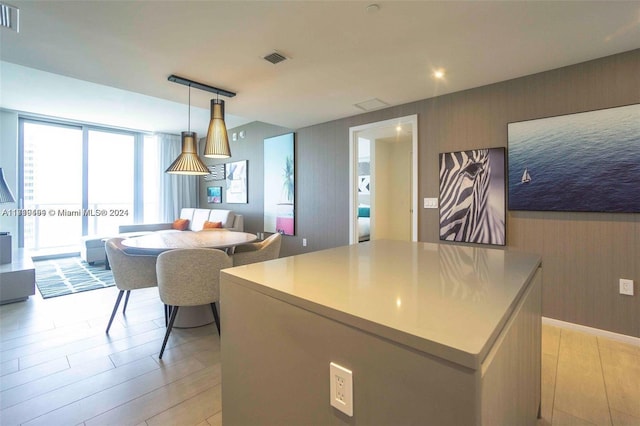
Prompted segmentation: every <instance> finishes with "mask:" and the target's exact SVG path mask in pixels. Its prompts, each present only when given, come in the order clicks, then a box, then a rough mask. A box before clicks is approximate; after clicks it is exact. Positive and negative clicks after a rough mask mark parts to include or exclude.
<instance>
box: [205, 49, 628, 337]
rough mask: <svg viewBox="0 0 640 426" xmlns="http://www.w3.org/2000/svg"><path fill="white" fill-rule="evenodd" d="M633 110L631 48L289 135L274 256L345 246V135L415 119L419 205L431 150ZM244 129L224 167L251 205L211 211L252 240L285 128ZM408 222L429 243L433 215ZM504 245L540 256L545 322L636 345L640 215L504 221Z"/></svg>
mask: <svg viewBox="0 0 640 426" xmlns="http://www.w3.org/2000/svg"><path fill="white" fill-rule="evenodd" d="M639 102H640V49H637V50H633V51H630V52H625V53H621V54H618V55H613V56H609V57H605V58H601V59H597V60H594V61H590V62H585V63H582V64H577V65H573V66H569V67H565V68H560V69H556V70H551V71H547V72H543V73H539V74H535V75H531V76H526V77H522V78H518V79H514V80H509V81H505V82H500V83H496V84H492V85H488V86H483V87H480V88H476V89H470V90H466V91H463V92H457V93H453V94H450V95H443V96H438V97H435V98H430V99H426V100H423V101H418V102H414V103H410V104H405V105H401V106H397V107H393V108H388V109H385V110H381V111H375V112H372V113H368V114H362V115H358V116H354V117H350V118H346V119H342V120H336V121H332V122H328V123H323V124H318V125H314V126H309V127H305V128H302V129H298V130H296V235H295V236H294V237H285V238H284V241H283V249H282V255H284V256H288V255H293V254H300V253H304V252H309V251H314V250H321V249H325V248H331V247H337V246H341V245H346V244H348V243H349V235H348V234H349V127H352V126H358V125H362V124H366V123H372V122H376V121H382V120H388V119H392V118H395V117H402V116H406V115H411V114H418V129H419V141H418V149H419V164H418V167H419V189H418V197H419V199H422V198H424V197H437V196H438V154H439V153H440V152H449V151H459V150H467V149H474V148H484V147H507V123H509V122H513V121H522V120H530V119H534V118H541V117H548V116H554V115H562V114H571V113H575V112H582V111H588V110H594V109H602V108H609V107H615V106H620V105H627V104H632V103H639ZM244 127H245V128H246V130H247V137H248V138H250V140H251V142H247V139H245V140H239V141H237V142H235V143H232V145H231V148H232V151H233V155H234V157H233V159H234V160H236V159H238V160H239V159H244V158H249V159H250V161H249V204H248V205H241V204H231V205H226V206H225V205H222V206H221V208H231V209H234V210H236V211H239V212H242V213H243V214H245V228H246V229H247V230H248V231H251V232H259V231H262V204H263V202H262V195H261V193H262V192H263V183H262V173H263V172H262V140H263V139H264V137H269V136H274V135H277V134H281V133H286V131H287V130H286V129H282V128H277V127H275V126H268V125H264V124H263V123H256V124H250V125H247V126H244ZM235 130H239V129H235ZM278 130H282V131H278ZM243 144H244V145H243ZM245 149H246V150H247V151H244V150H245ZM202 194H204V200H203V195H202ZM419 204H421V203H419ZM201 205H206V188H204V189H201ZM223 206H224V207H223ZM418 219H419V224H418V226H419V234H418V235H419V240H420V241H425V242H437V241H438V210H437V209H420V213H419V218H418ZM302 238H306V239H307V243H308V245H307V247H303V246H302ZM507 248H509V249H517V250H524V251H530V252H535V253H539V254H541V255H542V258H543V270H544V275H543V315H544V316H546V317H550V318H556V319H559V320H562V321H568V322H572V323H576V324H581V325H586V326H589V327H594V328H599V329H604V330H609V331H612V332H616V333H622V334H626V335H629V336H635V337H640V294H639V293H640V262H639V261H638V259H640V214H638V213H636V214H609V213H557V212H515V211H514V212H508V213H507ZM619 278H629V279H633V280H634V281H635V291H636V296H633V297H629V296H622V295H619V294H618V279H619Z"/></svg>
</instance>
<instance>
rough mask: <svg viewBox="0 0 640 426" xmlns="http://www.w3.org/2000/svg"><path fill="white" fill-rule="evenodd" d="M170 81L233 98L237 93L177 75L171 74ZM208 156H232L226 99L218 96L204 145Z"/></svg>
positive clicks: (212, 107) (205, 154)
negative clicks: (225, 112) (226, 118)
mask: <svg viewBox="0 0 640 426" xmlns="http://www.w3.org/2000/svg"><path fill="white" fill-rule="evenodd" d="M169 81H172V82H174V83H180V84H184V85H187V86H189V88H191V86H193V87H195V88H196V89H200V90H206V91H207V92H212V93H215V94H216V95H218V96H220V95H222V96H226V97H228V98H233V97H234V96H235V95H236V94H235V93H234V92H229V91H228V90H224V89H219V88H217V87H213V86H209V85H206V84H202V83H198V82H197V81H193V80H189V79H186V78H184V77H178V76H177V75H173V74H172V75H170V76H169ZM203 155H204V156H205V157H208V158H229V157H231V148H230V147H229V135H228V134H227V125H226V124H225V122H224V101H223V100H221V99H219V98H218V97H216V99H211V121H210V122H209V130H208V131H207V139H206V143H205V145H204V154H203Z"/></svg>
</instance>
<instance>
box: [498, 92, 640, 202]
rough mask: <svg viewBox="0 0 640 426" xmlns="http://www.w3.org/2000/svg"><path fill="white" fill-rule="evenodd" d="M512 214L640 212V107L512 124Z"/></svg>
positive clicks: (509, 160) (509, 171)
mask: <svg viewBox="0 0 640 426" xmlns="http://www.w3.org/2000/svg"><path fill="white" fill-rule="evenodd" d="M508 138H509V145H508V165H509V169H508V182H509V184H508V187H509V191H508V194H509V195H508V205H509V209H510V210H533V211H574V212H640V104H634V105H628V106H622V107H617V108H609V109H603V110H596V111H588V112H582V113H577V114H570V115H563V116H557V117H549V118H543V119H537V120H529V121H522V122H516V123H509V124H508Z"/></svg>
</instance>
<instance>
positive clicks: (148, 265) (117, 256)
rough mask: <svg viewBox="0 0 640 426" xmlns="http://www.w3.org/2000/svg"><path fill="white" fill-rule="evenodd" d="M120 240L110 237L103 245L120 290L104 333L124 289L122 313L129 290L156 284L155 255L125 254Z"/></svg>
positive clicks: (127, 301) (107, 331)
mask: <svg viewBox="0 0 640 426" xmlns="http://www.w3.org/2000/svg"><path fill="white" fill-rule="evenodd" d="M122 240H123V238H111V239H110V240H108V241H107V243H106V244H105V246H104V247H105V250H106V252H107V258H108V259H109V265H110V266H111V271H112V272H113V278H114V280H115V282H116V287H117V288H118V290H120V292H119V293H118V298H117V299H116V303H115V305H114V306H113V312H112V313H111V318H110V319H109V324H108V325H107V330H106V333H109V329H110V328H111V323H112V322H113V318H114V317H115V315H116V311H117V310H118V306H119V305H120V300H122V295H123V294H124V292H125V291H126V292H127V297H126V298H125V301H124V307H123V308H122V314H123V315H124V313H125V311H126V310H127V304H128V303H129V296H130V295H131V290H136V289H139V288H148V287H156V286H157V285H158V280H157V278H156V256H141V255H131V254H127V253H125V252H124V250H123V246H122Z"/></svg>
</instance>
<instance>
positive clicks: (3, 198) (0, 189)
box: [0, 167, 16, 204]
mask: <svg viewBox="0 0 640 426" xmlns="http://www.w3.org/2000/svg"><path fill="white" fill-rule="evenodd" d="M15 201H16V199H15V198H13V194H12V193H11V190H10V189H9V185H7V181H6V180H5V179H4V171H3V170H2V167H0V204H2V203H14V202H15Z"/></svg>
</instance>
